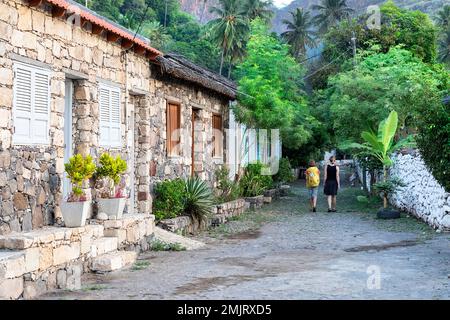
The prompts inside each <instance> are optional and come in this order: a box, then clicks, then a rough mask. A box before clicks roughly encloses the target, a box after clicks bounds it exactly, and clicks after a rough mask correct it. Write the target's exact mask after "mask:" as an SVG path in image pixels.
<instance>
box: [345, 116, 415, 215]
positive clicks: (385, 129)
mask: <svg viewBox="0 0 450 320" xmlns="http://www.w3.org/2000/svg"><path fill="white" fill-rule="evenodd" d="M397 126H398V114H397V112H396V111H392V112H391V113H390V114H389V116H388V118H387V119H385V120H383V121H382V122H381V123H380V125H379V127H378V133H377V134H376V133H374V132H369V131H364V132H363V133H362V134H361V137H362V138H363V140H364V141H365V143H364V144H359V143H351V144H349V146H348V147H350V148H355V149H359V150H364V151H366V152H367V153H368V154H370V155H372V156H373V157H375V158H376V159H377V160H378V161H379V162H380V164H381V165H382V167H383V181H382V182H379V183H376V184H374V188H375V190H377V192H379V193H381V195H382V196H383V209H382V210H380V211H379V212H378V214H377V216H378V218H381V219H394V218H399V217H400V213H399V212H398V211H397V210H392V209H388V196H389V194H391V193H393V192H395V189H396V188H397V187H399V186H402V185H403V183H402V182H401V181H400V180H399V179H397V178H395V177H394V178H391V179H390V178H389V177H388V169H389V168H390V167H391V166H392V163H393V162H392V159H391V157H390V155H391V154H392V153H394V152H395V151H397V150H398V149H400V148H403V147H406V146H411V145H413V142H412V139H411V136H409V137H408V138H406V139H402V140H400V141H399V142H397V143H396V144H394V138H395V134H396V132H397Z"/></svg>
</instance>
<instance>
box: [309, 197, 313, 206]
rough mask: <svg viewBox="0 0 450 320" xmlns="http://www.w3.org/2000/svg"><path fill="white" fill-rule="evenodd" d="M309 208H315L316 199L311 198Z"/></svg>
mask: <svg viewBox="0 0 450 320" xmlns="http://www.w3.org/2000/svg"><path fill="white" fill-rule="evenodd" d="M309 206H310V207H311V209H313V208H314V198H309Z"/></svg>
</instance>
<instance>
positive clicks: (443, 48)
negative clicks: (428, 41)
mask: <svg viewBox="0 0 450 320" xmlns="http://www.w3.org/2000/svg"><path fill="white" fill-rule="evenodd" d="M439 61H441V62H443V63H447V64H450V26H448V27H447V29H446V30H445V31H444V32H442V34H441V37H440V39H439Z"/></svg>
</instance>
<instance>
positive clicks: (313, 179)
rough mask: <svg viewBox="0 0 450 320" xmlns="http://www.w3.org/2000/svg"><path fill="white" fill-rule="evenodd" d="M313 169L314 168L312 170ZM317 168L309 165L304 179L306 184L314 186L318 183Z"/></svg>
mask: <svg viewBox="0 0 450 320" xmlns="http://www.w3.org/2000/svg"><path fill="white" fill-rule="evenodd" d="M313 169H315V170H313ZM317 173H318V169H317V168H315V167H311V168H309V169H308V175H307V177H306V179H308V186H309V187H312V188H315V187H318V186H319V185H320V176H319V175H318V174H317Z"/></svg>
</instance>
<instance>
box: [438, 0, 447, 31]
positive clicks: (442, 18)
mask: <svg viewBox="0 0 450 320" xmlns="http://www.w3.org/2000/svg"><path fill="white" fill-rule="evenodd" d="M435 19H436V24H437V25H438V26H439V27H441V28H443V29H445V28H447V27H449V26H450V5H445V6H444V7H443V8H442V9H441V10H439V11H438V13H437V14H436V17H435Z"/></svg>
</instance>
